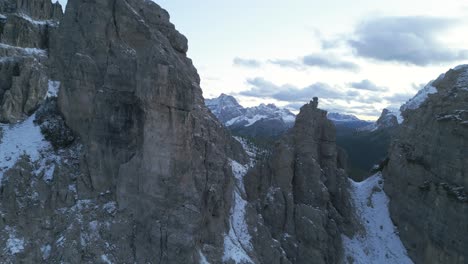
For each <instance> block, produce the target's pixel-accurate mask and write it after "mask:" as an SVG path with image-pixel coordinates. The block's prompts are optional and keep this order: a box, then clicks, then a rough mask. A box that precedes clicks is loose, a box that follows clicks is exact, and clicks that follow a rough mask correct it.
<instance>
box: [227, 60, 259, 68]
mask: <svg viewBox="0 0 468 264" xmlns="http://www.w3.org/2000/svg"><path fill="white" fill-rule="evenodd" d="M233 64H234V65H236V66H240V67H247V68H258V67H260V66H261V65H262V63H261V62H260V61H258V60H254V59H243V58H239V57H235V58H234V60H233Z"/></svg>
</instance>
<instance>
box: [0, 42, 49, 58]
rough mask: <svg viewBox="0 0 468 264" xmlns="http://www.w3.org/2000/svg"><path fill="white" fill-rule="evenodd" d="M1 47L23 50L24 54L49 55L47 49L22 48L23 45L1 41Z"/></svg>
mask: <svg viewBox="0 0 468 264" xmlns="http://www.w3.org/2000/svg"><path fill="white" fill-rule="evenodd" d="M0 48H2V49H13V50H16V51H18V52H21V53H22V55H39V56H47V51H46V50H43V49H37V48H22V47H16V46H11V45H7V44H3V43H0Z"/></svg>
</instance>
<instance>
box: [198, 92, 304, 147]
mask: <svg viewBox="0 0 468 264" xmlns="http://www.w3.org/2000/svg"><path fill="white" fill-rule="evenodd" d="M205 104H206V106H207V107H208V108H209V109H210V110H211V112H213V114H214V115H215V116H216V117H217V118H218V119H219V120H220V121H221V122H222V123H223V124H224V125H225V126H226V127H227V128H229V130H231V131H232V132H233V133H234V134H236V135H241V136H246V137H260V138H276V137H278V136H280V135H282V134H283V133H284V132H286V131H287V130H288V129H289V128H291V127H292V126H293V125H294V121H295V120H296V115H294V114H293V113H292V112H291V111H289V110H287V109H284V108H279V107H277V106H276V105H274V104H260V105H259V106H255V107H247V108H244V107H242V106H241V105H240V104H239V103H238V102H237V100H236V99H235V98H234V97H233V96H230V95H226V94H221V95H220V96H219V97H217V98H213V99H206V100H205Z"/></svg>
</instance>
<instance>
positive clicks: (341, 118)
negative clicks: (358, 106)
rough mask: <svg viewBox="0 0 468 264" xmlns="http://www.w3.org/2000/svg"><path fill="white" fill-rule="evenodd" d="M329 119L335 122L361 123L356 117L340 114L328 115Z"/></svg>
mask: <svg viewBox="0 0 468 264" xmlns="http://www.w3.org/2000/svg"><path fill="white" fill-rule="evenodd" d="M327 118H328V119H329V120H331V121H334V122H355V121H361V120H360V119H359V118H357V117H356V116H355V115H348V114H340V113H328V114H327Z"/></svg>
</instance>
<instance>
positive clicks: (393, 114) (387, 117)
mask: <svg viewBox="0 0 468 264" xmlns="http://www.w3.org/2000/svg"><path fill="white" fill-rule="evenodd" d="M402 122H403V117H402V116H401V113H400V110H399V109H397V108H391V107H388V108H384V109H383V110H382V114H380V117H379V119H377V121H375V123H372V124H370V125H368V126H365V127H363V128H360V129H358V130H359V131H370V132H373V131H376V130H380V129H386V128H393V127H397V126H398V125H399V124H401V123H402Z"/></svg>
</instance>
